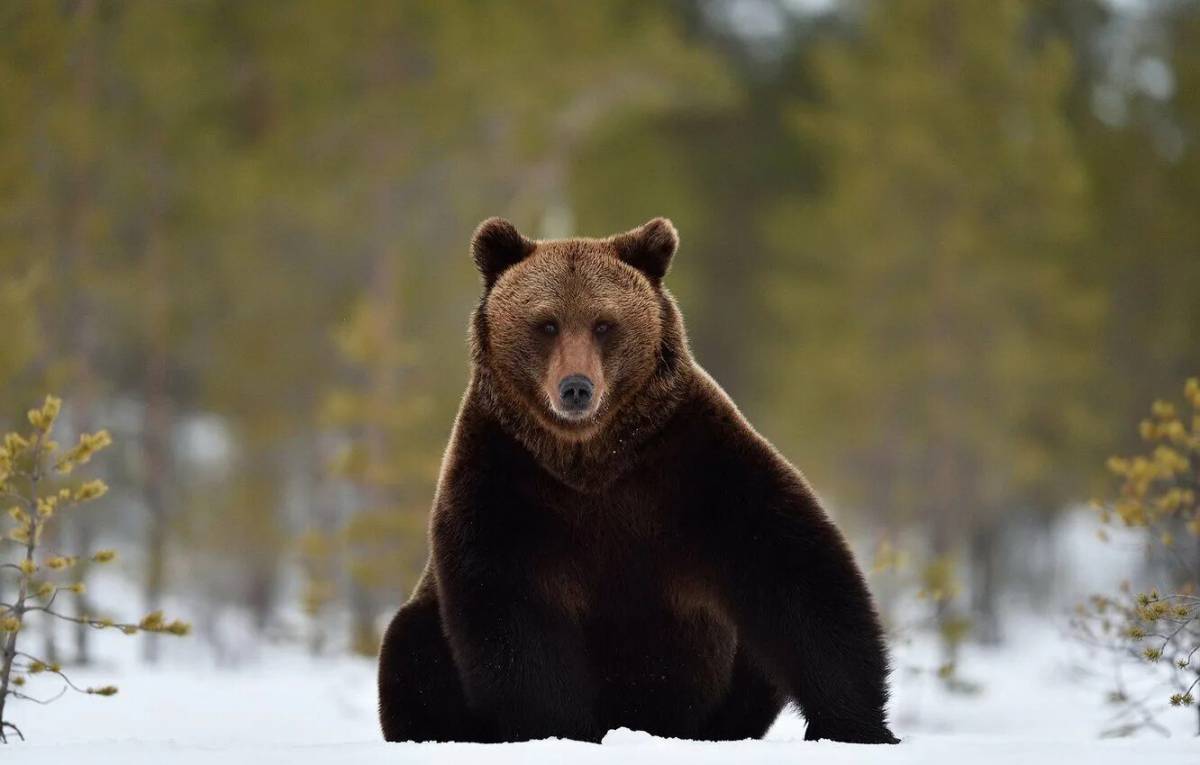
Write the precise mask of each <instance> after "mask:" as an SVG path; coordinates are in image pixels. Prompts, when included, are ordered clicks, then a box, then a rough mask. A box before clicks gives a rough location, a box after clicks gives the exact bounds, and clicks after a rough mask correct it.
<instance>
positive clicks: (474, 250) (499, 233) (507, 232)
mask: <svg viewBox="0 0 1200 765" xmlns="http://www.w3.org/2000/svg"><path fill="white" fill-rule="evenodd" d="M535 246H536V245H535V244H534V243H533V242H531V241H530V240H528V239H526V238H525V237H523V236H521V232H519V231H517V229H516V227H515V226H513V224H511V223H509V222H508V221H506V220H504V218H488V219H487V220H485V221H484V222H483V223H480V224H479V228H477V229H475V235H474V236H473V237H471V257H472V258H474V259H475V267H476V268H478V269H479V273H480V274H481V275H482V276H483V284H484V288H485V289H491V288H492V285H493V284H495V283H496V280H497V279H499V278H500V274H502V273H504V272H505V271H507V270H508V269H509V268H511V267H512V266H514V265H516V264H517V263H520V262H521V261H522V260H524V259H525V258H526V257H527V256H528V255H529V253H531V252H533V249H534V247H535Z"/></svg>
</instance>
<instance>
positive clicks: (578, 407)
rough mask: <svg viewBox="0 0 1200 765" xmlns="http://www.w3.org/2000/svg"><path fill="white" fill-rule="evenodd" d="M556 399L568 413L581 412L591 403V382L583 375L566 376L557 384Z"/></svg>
mask: <svg viewBox="0 0 1200 765" xmlns="http://www.w3.org/2000/svg"><path fill="white" fill-rule="evenodd" d="M558 397H559V399H561V400H562V405H563V408H564V409H566V410H567V411H568V412H582V411H583V410H585V409H587V408H588V405H589V404H591V403H592V381H591V380H589V379H588V378H586V377H584V376H583V375H568V376H567V377H564V378H563V379H562V382H560V383H559V384H558Z"/></svg>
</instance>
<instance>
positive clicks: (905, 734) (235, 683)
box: [0, 622, 1200, 765]
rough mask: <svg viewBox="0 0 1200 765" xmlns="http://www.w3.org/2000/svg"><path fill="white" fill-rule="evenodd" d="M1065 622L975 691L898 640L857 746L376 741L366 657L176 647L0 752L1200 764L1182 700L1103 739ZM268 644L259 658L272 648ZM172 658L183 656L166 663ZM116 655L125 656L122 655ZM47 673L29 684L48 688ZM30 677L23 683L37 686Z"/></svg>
mask: <svg viewBox="0 0 1200 765" xmlns="http://www.w3.org/2000/svg"><path fill="white" fill-rule="evenodd" d="M1059 627H1061V625H1052V624H1046V623H1044V622H1031V623H1030V624H1029V625H1028V626H1027V627H1025V628H1022V629H1020V630H1019V633H1020V635H1021V636H1022V637H1021V638H1020V639H1019V640H1017V641H1016V642H1014V643H1013V644H1011V645H1009V646H1008V647H1006V648H1004V649H1000V650H995V651H988V650H983V649H978V648H976V649H969V650H968V651H967V653H966V655H965V658H964V660H963V663H962V666H963V670H964V671H963V675H964V677H965V679H968V680H972V681H975V682H978V683H979V684H980V685H981V687H982V690H981V691H980V692H979V693H978V694H977V695H973V696H962V695H953V694H947V693H946V692H945V691H943V690H941V688H940V687H939V686H938V684H937V683H936V681H934V680H933V679H932V678H931V677H929V675H928V674H927V673H921V672H916V671H914V670H913V669H912V668H913V667H914V666H915V665H918V664H920V665H928V658H929V657H927V656H925V655H924V652H923V651H921V650H920V649H919V648H916V647H913V646H903V645H902V646H899V647H898V648H897V651H896V654H897V655H896V660H897V661H896V664H897V671H896V674H895V676H894V680H895V686H896V692H895V698H894V701H893V704H892V719H893V729H894V730H895V732H896V733H897V735H899V736H900V737H901V738H903V739H904V742H903V743H902V744H900V745H899V746H894V747H863V746H851V745H845V744H835V743H829V742H805V741H803V735H804V724H803V722H802V721H801V720H800V719H799V718H797V717H796V716H795V715H792V714H790V713H787V714H786V715H785V716H784V717H782V718H781V719H780V721H779V722H778V723H777V724H776V726H775V727H774V729H772V731H771V733H770V735H769V736H768V738H767V740H764V741H747V742H738V743H721V744H713V743H698V742H689V741H677V740H664V739H656V738H653V737H651V736H648V735H645V734H642V733H638V732H633V731H626V730H620V731H613V732H611V733H610V734H609V735H608V737H607V738H606V739H605V740H604V742H603V744H601V745H594V744H583V743H577V742H571V741H555V740H551V741H537V742H530V743H524V744H507V745H499V746H481V745H466V744H462V745H460V744H386V743H384V742H382V741H381V740H380V736H379V732H378V729H377V727H376V721H375V691H374V666H373V664H372V663H371V662H369V661H359V660H351V659H327V660H323V661H317V660H314V659H311V658H309V657H307V656H304V655H302V654H299V653H288V652H283V651H276V652H273V653H269V654H264V656H263V657H262V658H260V659H259V660H257V661H255V662H253V663H247V664H246V665H244V666H239V667H233V668H231V667H218V666H208V667H206V668H203V669H197V668H196V667H195V657H194V656H193V657H192V658H190V659H188V660H187V661H182V660H179V661H178V662H177V658H178V657H175V656H174V655H172V657H171V660H170V661H169V662H168V666H167V667H164V668H161V669H154V670H147V669H144V668H141V667H140V666H139V665H138V664H137V663H136V662H133V661H132V660H129V661H125V660H122V661H119V662H117V663H116V664H114V665H112V666H108V667H100V668H97V669H95V670H91V671H88V672H79V671H77V672H76V673H74V674H75V679H76V682H79V683H83V684H88V683H90V684H102V683H106V682H109V681H112V682H115V683H117V684H118V685H120V688H121V692H120V694H119V695H117V696H115V697H113V698H108V699H102V698H89V697H82V696H77V695H67V696H64V697H63V698H62V699H60V700H59V701H57V702H55V703H54V704H52V705H49V706H45V707H42V706H36V705H33V704H28V703H25V704H17V705H16V706H15V708H14V709H13V710H12V711H13V719H14V720H16V721H17V722H18V723H19V724H21V726H22V727H23V729H24V731H25V734H26V736H27V738H28V739H29V740H28V742H26V743H17V744H14V745H12V746H10V747H8V748H5V749H0V751H3V755H0V757H2V759H3V762H4V763H6V765H7V764H8V763H58V762H63V763H65V762H93V763H109V762H112V763H118V762H119V763H124V764H125V765H131V764H132V765H136V764H137V763H142V762H151V761H153V762H159V763H162V762H169V763H184V764H187V763H197V764H198V763H204V764H205V765H209V764H211V763H214V762H219V763H243V762H244V763H254V765H273V764H274V763H279V764H280V765H283V764H284V763H287V764H289V765H306V764H307V763H321V764H322V765H325V764H326V763H330V762H335V763H360V762H361V763H406V764H407V763H485V764H486V763H558V762H563V761H570V762H572V763H575V764H576V765H583V764H584V763H601V762H604V763H655V764H656V765H657V764H658V763H676V762H678V763H684V762H687V763H718V762H737V763H775V762H807V763H874V762H879V763H922V764H930V765H938V764H939V763H956V764H957V763H971V764H972V765H974V764H980V765H986V764H987V763H1005V765H1023V764H1026V763H1056V764H1061V763H1064V762H1074V763H1088V764H1089V765H1090V764H1091V763H1114V765H1115V764H1116V763H1121V765H1129V763H1130V762H1133V761H1146V762H1151V761H1152V762H1156V763H1160V764H1161V765H1166V764H1167V763H1179V764H1180V765H1188V764H1190V763H1200V740H1198V739H1196V738H1195V737H1193V736H1191V735H1190V731H1191V726H1192V725H1193V720H1194V712H1191V711H1184V710H1172V711H1169V712H1166V713H1165V714H1164V715H1163V718H1162V719H1163V720H1164V722H1166V723H1167V724H1168V725H1169V726H1170V727H1171V729H1172V732H1173V735H1172V736H1170V737H1164V736H1161V735H1157V734H1152V733H1146V734H1143V735H1142V736H1140V737H1139V738H1136V739H1101V738H1099V733H1100V731H1101V730H1102V729H1104V728H1105V727H1106V726H1107V725H1108V724H1109V723H1110V721H1111V715H1112V711H1111V710H1110V709H1108V708H1106V707H1105V706H1104V704H1103V688H1104V685H1103V683H1102V678H1098V677H1097V678H1092V677H1089V676H1087V675H1084V674H1082V673H1080V672H1079V671H1078V670H1077V669H1076V662H1077V660H1078V659H1079V652H1078V650H1077V648H1076V647H1075V646H1074V645H1073V644H1072V643H1070V642H1069V641H1064V640H1063V639H1062V638H1061V635H1060V633H1059V632H1058V631H1057V629H1058V628H1059ZM98 637H103V638H104V640H103V642H101V643H99V645H98V648H100V649H101V653H102V654H103V655H106V656H114V655H122V654H132V651H133V649H134V647H135V645H136V640H124V641H123V640H121V639H120V637H119V636H98ZM268 657H270V658H268ZM174 663H178V664H179V666H171V665H172V664H174ZM122 666H124V667H125V668H124V669H123V668H122ZM50 683H51V681H50V680H40V679H39V680H38V681H37V686H35V688H36V687H39V686H40V687H44V688H47V689H49V688H51V687H52V686H51V685H50ZM33 689H34V688H31V690H33Z"/></svg>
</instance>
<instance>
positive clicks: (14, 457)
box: [0, 396, 190, 743]
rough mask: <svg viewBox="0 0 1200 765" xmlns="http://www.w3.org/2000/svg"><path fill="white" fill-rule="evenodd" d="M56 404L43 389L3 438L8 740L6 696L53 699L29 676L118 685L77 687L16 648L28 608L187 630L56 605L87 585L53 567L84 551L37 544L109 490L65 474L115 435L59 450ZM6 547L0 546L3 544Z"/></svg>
mask: <svg viewBox="0 0 1200 765" xmlns="http://www.w3.org/2000/svg"><path fill="white" fill-rule="evenodd" d="M61 410H62V402H61V401H60V400H59V399H57V398H55V397H53V396H47V397H46V400H45V402H44V403H43V404H42V406H40V407H38V408H37V409H32V410H30V411H29V414H28V420H29V424H30V426H31V429H30V431H29V432H28V433H26V434H22V433H15V432H14V433H7V434H5V435H4V436H3V438H2V439H0V502H3V503H4V505H9V506H8V509H7V518H8V519H9V522H10V525H9V527H8V528H7V529H4V530H2V532H0V540H3V541H4V542H6V543H7V545H8V546H9V547H10V548H12V547H15V550H16V557H15V559H14V560H11V561H4V560H3V559H2V558H0V574H4V575H13V576H15V577H16V580H17V581H16V587H15V588H7V587H6V588H4V589H3V591H4V592H9V591H10V590H12V589H15V592H16V597H15V598H14V599H13V601H12V602H0V743H3V742H7V741H8V736H9V734H10V733H12V734H16V735H17V736H18V737H20V738H22V739H24V736H23V735H22V734H21V731H20V729H19V728H17V726H16V725H15V724H14V723H13V722H12V721H10V720H9V719H7V718H6V717H5V714H6V709H7V708H8V707H7V701H8V700H9V699H14V700H27V701H35V702H39V703H46V702H47V701H49V700H50V699H48V698H43V697H40V696H35V695H33V693H32V692H31V691H29V690H27V688H28V682H27V681H28V679H29V678H30V676H33V675H38V676H44V675H52V676H54V677H55V678H57V679H58V680H60V681H61V682H62V683H63V684H64V685H63V692H66V691H67V690H73V691H77V692H79V693H84V694H88V695H94V696H112V695H114V694H116V692H117V688H116V686H112V685H105V686H101V687H99V688H90V687H89V688H80V687H78V686H76V685H75V684H73V683H72V682H71V680H70V678H68V677H67V676H66V674H64V673H63V670H62V667H61V666H59V665H58V664H55V663H53V662H48V661H44V660H42V659H39V658H37V657H36V656H33V655H31V654H29V653H27V652H25V651H21V650H18V641H19V639H20V634H21V628H22V626H23V624H24V621H25V618H26V615H27V614H28V613H29V612H30V611H37V612H39V613H41V614H42V615H43V616H44V617H51V618H56V619H61V620H64V621H69V622H75V623H77V624H81V625H84V626H86V627H90V628H92V629H98V630H103V629H115V630H119V631H120V632H123V633H125V634H127V635H133V634H137V633H138V632H155V633H164V634H168V635H186V634H188V632H189V630H190V627H189V625H188V624H187V623H186V622H182V621H179V620H178V619H175V620H170V621H168V620H167V619H166V618H165V617H164V616H163V614H162V612H159V611H156V612H154V613H152V614H148V615H147V616H146V617H144V618H143V619H142V620H141V621H140V622H138V623H137V624H132V623H121V622H117V621H115V620H113V619H111V618H108V617H92V616H87V615H84V616H78V617H76V616H69V615H67V614H65V613H62V612H61V611H57V610H55V608H54V602H55V599H56V598H57V597H58V594H59V593H60V592H70V593H75V594H82V593H83V592H85V591H86V589H87V585H86V584H85V583H84V582H81V581H73V582H56V581H53V576H54V575H55V574H59V575H61V574H62V573H63V572H66V571H69V570H70V569H72V568H73V567H75V566H76V564H78V563H79V561H80V559H81V557H82V556H76V555H65V554H62V553H54V554H50V555H47V554H46V553H45V552H44V551H43V550H42V549H41V543H42V535H43V532H44V531H45V529H46V528H47V526H48V525H50V524H51V523H53V522H54V521H55V520H56V519H57V518H58V517H59V515H60V514H61V513H63V512H86V511H85V510H84V509H83V508H84V507H85V506H86V505H87V504H89V503H91V502H94V501H95V500H97V499H99V498H101V497H103V496H104V495H105V493H107V491H108V485H107V484H105V483H104V482H103V481H101V480H99V479H93V480H89V481H84V482H72V481H71V479H70V476H71V474H72V473H73V472H74V471H75V469H76V468H78V467H80V466H82V465H86V464H87V463H88V462H90V461H91V459H92V457H93V456H95V455H96V454H97V453H98V452H100V451H101V450H103V449H104V448H105V447H107V446H109V445H110V444H111V443H112V438H111V437H110V436H109V434H108V431H105V430H101V431H99V432H97V433H84V434H82V435H81V436H80V437H79V440H78V442H77V443H76V444H75V445H74V446H72V447H70V448H69V449H66V450H65V451H62V450H60V447H59V444H58V443H57V442H56V441H55V440H54V438H53V431H54V425H55V422H56V421H57V419H58V415H59V413H60V412H61ZM4 505H0V507H3V506H4ZM4 549H5V548H0V551H3V550H4ZM116 557H117V553H116V551H114V550H98V551H96V552H94V553H91V554H90V555H87V558H88V559H89V560H91V561H92V562H94V563H110V562H112V561H114V560H116ZM60 695H61V694H60ZM54 698H57V697H54Z"/></svg>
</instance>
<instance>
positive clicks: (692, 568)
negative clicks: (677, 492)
mask: <svg viewBox="0 0 1200 765" xmlns="http://www.w3.org/2000/svg"><path fill="white" fill-rule="evenodd" d="M575 510H576V511H577V513H578V514H577V516H576V517H575V518H573V519H571V522H564V523H561V524H559V525H558V526H557V528H556V530H555V532H554V533H553V534H551V535H549V539H548V541H549V542H550V543H549V544H548V545H546V546H544V547H543V548H542V550H543V552H542V554H541V555H540V556H538V560H537V562H536V564H535V572H536V573H535V578H536V581H537V582H538V583H539V585H540V589H541V591H542V592H541V594H542V595H543V597H544V598H545V599H546V600H547V602H548V603H549V604H550V605H551V607H552V608H554V609H556V610H558V611H559V612H560V613H561V614H563V615H564V616H566V617H567V618H569V619H571V620H572V621H574V622H576V623H577V624H578V625H580V627H581V628H582V629H583V631H584V633H585V634H596V635H603V636H604V641H603V642H604V645H597V647H596V652H597V653H600V654H603V653H613V654H622V653H623V654H628V653H630V652H635V653H636V652H640V653H647V652H650V651H652V650H653V649H652V646H657V647H658V648H659V650H661V651H666V652H681V651H682V652H684V653H707V652H711V651H712V650H718V651H722V650H725V648H726V647H728V644H730V643H731V642H732V641H733V640H734V639H735V637H734V636H735V632H734V629H733V625H732V619H731V618H730V617H729V614H728V612H727V609H726V608H725V607H724V605H723V604H722V601H721V597H720V594H719V591H718V589H717V588H716V586H715V585H714V584H713V582H714V581H715V579H716V577H715V576H714V575H713V572H712V571H711V568H710V562H709V561H706V560H705V559H704V556H703V555H702V554H701V552H700V550H699V549H698V548H697V547H696V546H695V545H693V544H692V543H691V542H690V541H689V540H688V536H687V534H685V533H683V532H682V529H681V528H680V525H679V524H678V522H677V520H676V518H675V517H673V514H672V513H670V512H665V511H664V509H663V508H662V507H661V506H656V505H655V504H654V498H651V497H646V496H642V495H636V494H635V495H632V496H630V495H618V496H615V497H613V496H610V497H605V498H601V499H598V500H596V501H594V502H593V503H587V504H580V505H576V507H575Z"/></svg>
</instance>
